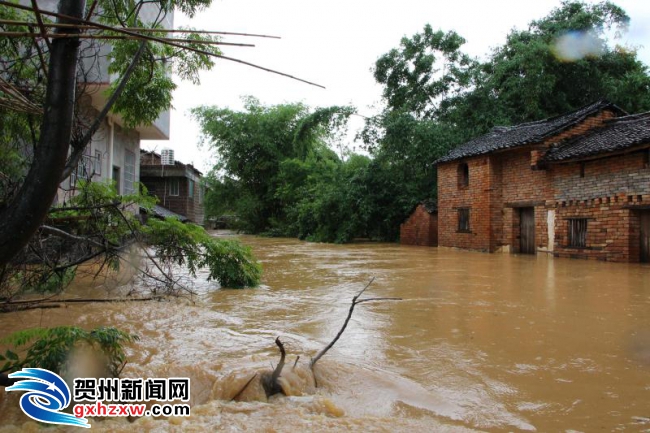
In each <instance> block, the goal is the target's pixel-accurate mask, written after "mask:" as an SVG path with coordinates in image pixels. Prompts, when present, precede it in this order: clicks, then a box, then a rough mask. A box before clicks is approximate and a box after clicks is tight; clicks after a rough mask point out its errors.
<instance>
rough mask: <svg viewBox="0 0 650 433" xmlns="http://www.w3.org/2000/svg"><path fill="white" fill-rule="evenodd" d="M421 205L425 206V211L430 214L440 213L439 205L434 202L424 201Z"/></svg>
mask: <svg viewBox="0 0 650 433" xmlns="http://www.w3.org/2000/svg"><path fill="white" fill-rule="evenodd" d="M420 204H421V205H422V206H424V210H426V211H427V212H429V213H436V212H438V203H436V202H434V201H433V200H424V201H423V202H421V203H420Z"/></svg>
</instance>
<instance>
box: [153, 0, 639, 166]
mask: <svg viewBox="0 0 650 433" xmlns="http://www.w3.org/2000/svg"><path fill="white" fill-rule="evenodd" d="M592 2H593V1H592ZM614 3H615V4H617V5H619V6H621V7H622V8H623V9H624V10H625V11H626V12H627V13H628V15H629V16H630V17H631V19H632V22H631V26H630V31H629V32H628V33H627V34H626V35H624V37H623V42H625V43H628V44H631V45H634V46H637V47H639V57H640V58H641V60H642V61H644V62H645V63H646V64H650V1H647V0H614ZM559 5H560V1H559V0H534V1H530V0H491V1H487V0H453V1H449V0H446V1H444V2H443V1H438V0H400V1H395V0H383V1H382V0H374V1H373V0H328V1H323V0H274V1H272V2H271V1H268V0H214V2H213V4H212V6H211V7H210V9H208V10H206V11H204V12H202V13H200V14H198V16H196V17H194V19H192V20H189V19H188V18H187V17H185V16H183V15H181V14H179V13H177V14H176V16H175V26H188V25H189V26H192V27H195V28H197V29H202V30H219V31H230V32H241V33H256V34H267V35H274V36H280V37H281V38H282V39H262V38H248V37H234V36H230V37H227V38H225V39H224V41H227V42H245V43H253V44H255V45H256V46H255V48H245V47H223V49H222V51H223V53H224V54H225V55H227V56H230V57H235V58H239V59H242V60H245V61H248V62H251V63H255V64H259V65H261V66H264V67H267V68H270V69H275V70H279V71H281V72H285V73H288V74H290V75H293V76H296V77H300V78H303V79H306V80H308V81H312V82H315V83H318V84H321V85H323V86H325V87H326V89H325V90H324V89H321V88H318V87H314V86H310V85H308V84H304V83H301V82H298V81H295V80H291V79H289V78H286V77H282V76H279V75H275V74H270V73H268V72H264V71H261V70H259V69H254V68H251V67H248V66H245V65H241V64H238V63H234V62H229V61H225V60H217V61H216V64H215V67H214V68H213V69H212V70H211V71H208V72H203V73H202V74H201V84H200V85H199V86H195V85H192V84H191V83H188V82H180V80H178V79H177V84H179V86H178V88H177V89H176V91H175V93H174V100H173V105H174V109H173V110H172V113H171V137H170V140H169V141H143V142H142V144H143V147H144V148H146V149H156V150H158V151H160V150H161V149H162V148H165V147H169V148H172V149H174V150H175V157H176V159H177V160H179V161H181V162H184V163H193V164H194V165H195V166H196V167H197V168H199V169H200V170H203V171H204V172H207V171H208V170H209V169H210V168H211V166H212V161H213V158H212V150H211V149H209V148H207V147H203V148H199V146H198V144H199V141H200V129H199V126H198V124H197V123H196V122H195V121H194V120H192V119H191V118H190V116H189V110H190V109H191V108H193V107H196V106H200V105H217V106H219V107H229V108H231V109H235V110H238V109H241V108H242V104H241V99H240V96H242V95H253V96H255V97H256V98H258V99H259V100H260V101H261V102H262V103H263V104H268V105H274V104H280V103H285V102H304V103H305V104H307V105H309V106H311V107H318V106H330V105H346V104H351V105H354V106H356V107H357V108H358V110H359V113H360V114H364V115H371V114H374V113H375V112H376V111H377V110H373V109H372V108H371V106H372V105H373V104H374V105H378V103H379V102H380V100H381V87H380V86H379V85H377V84H376V83H375V81H374V79H373V76H372V72H371V68H372V67H373V65H374V62H375V61H376V60H377V58H378V57H379V56H381V55H382V54H384V53H386V52H388V51H389V50H390V49H392V48H395V47H397V46H398V45H399V41H400V39H401V38H402V36H405V35H406V36H412V35H413V34H414V33H416V32H419V31H421V30H422V28H423V27H424V25H425V24H426V23H429V24H431V26H432V27H433V29H434V30H437V29H442V30H443V31H448V30H455V31H456V32H458V33H459V34H460V35H461V36H463V37H464V38H465V39H466V40H467V44H466V45H465V46H464V48H463V50H464V51H465V52H467V53H468V54H470V55H471V56H474V57H480V58H483V57H484V56H485V55H486V54H487V53H488V52H489V50H490V48H492V47H496V46H499V45H501V44H503V43H504V42H505V37H506V35H507V34H508V32H509V30H510V29H512V28H514V27H516V28H518V29H524V28H526V27H527V25H528V23H529V22H530V21H532V20H534V19H540V18H542V17H544V16H546V15H547V14H548V13H549V12H550V11H551V10H552V9H553V8H555V7H557V6H559ZM644 44H645V45H648V47H644V46H643V45H644ZM613 102H615V101H613ZM360 126H361V123H360V121H356V122H354V123H353V124H352V125H351V130H354V129H355V128H357V127H360Z"/></svg>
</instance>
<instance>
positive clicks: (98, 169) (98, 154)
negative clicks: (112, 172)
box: [94, 150, 102, 175]
mask: <svg viewBox="0 0 650 433" xmlns="http://www.w3.org/2000/svg"><path fill="white" fill-rule="evenodd" d="M94 174H99V175H101V174H102V151H101V150H96V151H95V173H94Z"/></svg>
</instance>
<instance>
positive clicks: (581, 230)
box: [569, 218, 587, 248]
mask: <svg viewBox="0 0 650 433" xmlns="http://www.w3.org/2000/svg"><path fill="white" fill-rule="evenodd" d="M569 246H570V247H582V248H584V247H586V246H587V218H572V219H570V220H569Z"/></svg>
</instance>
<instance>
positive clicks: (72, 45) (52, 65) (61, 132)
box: [0, 0, 86, 265]
mask: <svg viewBox="0 0 650 433" xmlns="http://www.w3.org/2000/svg"><path fill="white" fill-rule="evenodd" d="M85 3H86V2H85V0H66V1H62V2H59V13H60V14H64V15H68V16H71V17H74V18H79V19H83V16H84V9H85ZM57 21H58V22H60V23H69V24H76V23H74V22H68V20H66V19H61V18H59V19H58V20H57ZM60 31H61V30H60V29H57V30H56V32H60ZM63 31H65V32H66V33H75V32H76V33H78V32H79V30H77V29H72V28H66V29H65V30H63ZM51 45H52V51H51V52H50V62H49V69H48V71H49V72H48V81H47V93H46V96H45V106H44V107H43V108H44V113H43V123H42V125H41V135H40V140H39V143H38V146H37V147H36V149H35V151H34V160H33V162H32V164H31V167H30V170H29V173H28V174H27V177H26V178H25V180H24V182H23V184H22V186H21V188H20V191H19V192H18V193H17V194H16V196H15V198H14V199H13V200H11V201H10V202H9V204H8V206H7V207H5V208H3V209H1V210H0V265H2V264H6V263H9V262H10V261H11V259H12V258H13V257H14V256H15V255H16V254H17V253H18V252H19V251H20V250H21V249H22V248H23V247H24V246H25V245H27V242H29V240H30V238H31V237H32V236H33V235H34V233H35V232H36V230H37V229H38V227H39V226H40V224H41V223H42V222H43V220H44V219H45V216H46V215H47V212H48V209H49V208H50V206H51V205H52V202H53V200H54V197H55V196H56V192H57V189H58V187H59V182H60V180H61V174H62V173H63V169H64V168H65V163H66V159H67V156H68V147H69V145H70V137H71V134H72V121H73V110H74V103H75V90H76V84H77V59H78V56H79V39H78V38H54V40H53V41H52V43H51Z"/></svg>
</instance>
